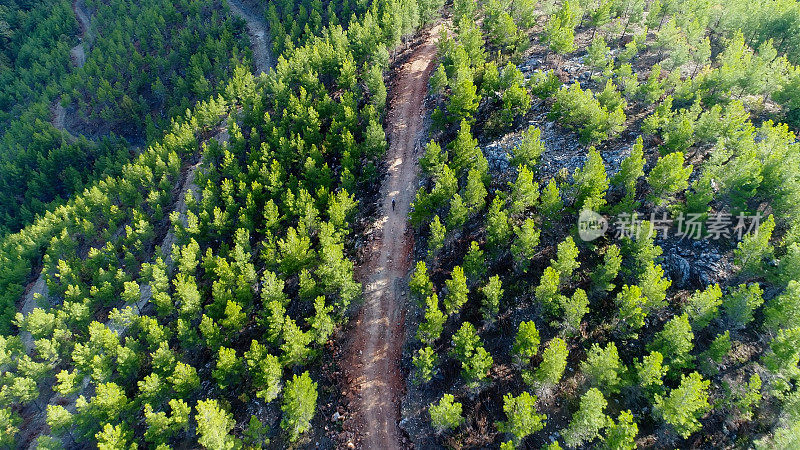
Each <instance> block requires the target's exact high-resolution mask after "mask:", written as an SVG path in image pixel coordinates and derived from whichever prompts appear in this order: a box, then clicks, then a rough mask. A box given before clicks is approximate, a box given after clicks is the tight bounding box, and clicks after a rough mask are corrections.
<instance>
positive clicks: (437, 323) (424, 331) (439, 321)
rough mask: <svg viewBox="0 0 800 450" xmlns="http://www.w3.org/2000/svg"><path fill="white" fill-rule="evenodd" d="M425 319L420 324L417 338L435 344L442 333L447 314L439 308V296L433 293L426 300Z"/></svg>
mask: <svg viewBox="0 0 800 450" xmlns="http://www.w3.org/2000/svg"><path fill="white" fill-rule="evenodd" d="M425 303H426V305H427V306H426V308H425V321H424V322H422V323H420V324H419V328H418V329H417V339H419V340H420V341H421V342H423V343H426V344H433V342H434V341H436V340H437V339H439V336H441V335H442V330H443V328H444V323H445V321H447V316H445V315H444V313H443V312H442V311H441V310H440V309H439V297H437V296H436V294H433V295H431V296H429V297H428V298H427V300H426V301H425Z"/></svg>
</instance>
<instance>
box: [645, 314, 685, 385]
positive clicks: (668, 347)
mask: <svg viewBox="0 0 800 450" xmlns="http://www.w3.org/2000/svg"><path fill="white" fill-rule="evenodd" d="M693 339H694V333H692V326H691V325H690V324H689V316H688V315H687V314H686V313H684V314H683V315H681V316H675V317H673V318H672V319H671V320H670V321H669V322H667V323H666V325H664V328H663V329H662V330H661V331H659V332H658V333H656V335H655V337H654V338H653V341H652V342H651V343H650V345H648V349H649V350H650V351H653V350H655V351H657V352H659V353H661V354H662V355H663V356H664V359H665V360H667V361H668V362H669V367H670V370H673V371H678V370H680V369H682V368H684V367H688V366H689V364H690V363H691V362H692V359H693V357H692V355H691V354H690V353H689V352H691V351H692V349H693V348H694V343H693V342H692V340H693Z"/></svg>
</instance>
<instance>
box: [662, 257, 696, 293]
mask: <svg viewBox="0 0 800 450" xmlns="http://www.w3.org/2000/svg"><path fill="white" fill-rule="evenodd" d="M664 266H665V268H666V269H667V270H666V271H667V274H668V275H669V278H670V280H672V284H673V286H675V287H678V288H684V287H686V284H687V283H688V282H689V279H690V277H691V272H692V268H691V267H690V266H689V261H687V260H686V259H685V258H683V257H682V256H679V255H678V254H676V253H672V254H669V255H667V256H666V257H665V258H664Z"/></svg>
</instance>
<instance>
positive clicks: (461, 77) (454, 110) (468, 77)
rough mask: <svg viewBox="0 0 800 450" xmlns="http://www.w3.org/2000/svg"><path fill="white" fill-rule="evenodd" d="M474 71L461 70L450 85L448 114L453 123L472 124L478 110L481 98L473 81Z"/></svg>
mask: <svg viewBox="0 0 800 450" xmlns="http://www.w3.org/2000/svg"><path fill="white" fill-rule="evenodd" d="M472 77H473V75H472V71H470V70H469V69H468V68H459V69H458V70H457V71H456V73H455V77H454V79H453V80H452V81H451V84H450V100H449V102H448V104H447V112H448V116H449V117H450V120H451V122H454V123H458V122H461V123H462V128H463V124H464V123H472V122H473V121H474V114H475V112H476V111H477V110H478V103H479V102H480V97H479V96H478V88H477V87H475V84H474V82H473V79H472Z"/></svg>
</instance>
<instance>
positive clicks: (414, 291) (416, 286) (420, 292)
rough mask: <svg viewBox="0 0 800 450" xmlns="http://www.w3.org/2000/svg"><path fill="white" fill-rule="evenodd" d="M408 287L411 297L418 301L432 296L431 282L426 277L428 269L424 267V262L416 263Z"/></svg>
mask: <svg viewBox="0 0 800 450" xmlns="http://www.w3.org/2000/svg"><path fill="white" fill-rule="evenodd" d="M408 287H409V289H410V290H411V295H413V296H414V298H416V299H417V300H418V301H419V300H422V299H426V298H428V297H429V296H430V295H431V294H433V282H431V279H430V278H429V277H428V267H427V266H426V265H425V261H418V262H417V266H416V268H415V269H414V273H413V274H412V275H411V279H410V280H409V282H408Z"/></svg>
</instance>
